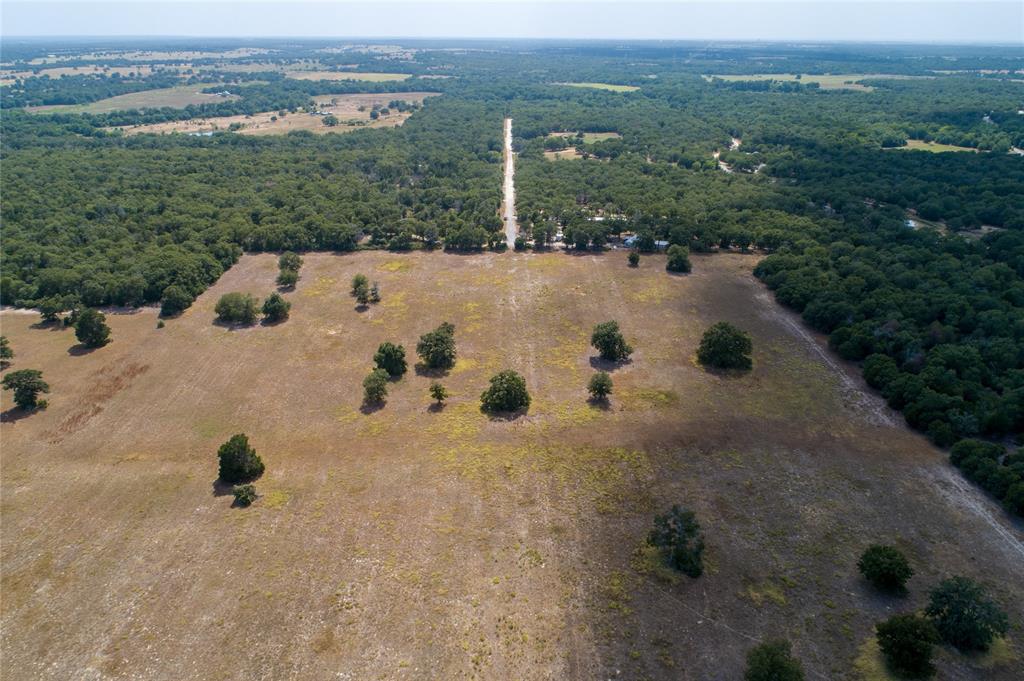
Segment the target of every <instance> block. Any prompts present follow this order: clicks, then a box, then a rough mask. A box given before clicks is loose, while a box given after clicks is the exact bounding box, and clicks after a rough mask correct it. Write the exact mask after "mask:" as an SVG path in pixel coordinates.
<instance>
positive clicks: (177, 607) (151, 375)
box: [0, 252, 1024, 681]
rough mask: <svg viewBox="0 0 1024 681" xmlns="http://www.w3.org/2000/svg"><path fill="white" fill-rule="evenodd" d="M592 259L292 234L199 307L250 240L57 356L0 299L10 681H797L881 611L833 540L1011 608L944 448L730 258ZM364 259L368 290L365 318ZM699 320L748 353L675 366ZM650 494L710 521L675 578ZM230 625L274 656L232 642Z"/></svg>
mask: <svg viewBox="0 0 1024 681" xmlns="http://www.w3.org/2000/svg"><path fill="white" fill-rule="evenodd" d="M612 256H614V254H608V255H604V256H602V255H588V256H570V255H566V254H561V253H547V254H515V253H506V254H500V255H499V254H481V255H448V254H443V253H423V252H415V253H410V254H407V255H396V254H393V253H385V252H360V253H356V254H351V255H345V256H335V255H330V254H315V253H309V254H304V258H305V265H304V266H303V269H302V276H301V279H300V281H299V283H298V285H297V286H296V289H295V291H294V292H290V293H287V294H285V295H286V297H287V298H289V299H290V300H291V301H292V302H293V307H292V311H291V317H290V318H289V320H288V321H287V322H285V323H283V324H280V325H277V326H270V327H262V326H255V327H252V328H248V329H234V330H232V329H226V328H223V327H219V326H215V325H214V324H213V317H214V313H213V305H214V303H215V301H216V300H217V298H218V297H219V296H220V295H222V294H223V293H226V292H229V291H241V292H247V293H252V294H254V295H257V296H260V297H263V296H266V295H268V294H269V293H270V292H271V291H273V290H274V289H275V286H274V277H275V275H276V271H277V268H276V257H275V256H274V255H273V254H264V255H258V256H252V255H247V256H244V257H243V258H242V259H241V261H240V262H239V263H238V264H237V265H236V266H235V267H233V268H232V269H231V270H229V271H228V272H227V273H225V275H224V276H223V277H222V278H221V280H220V281H219V282H218V283H217V284H216V285H215V286H214V287H212V288H211V289H210V290H209V291H207V292H206V293H204V294H203V295H202V296H200V298H199V299H198V300H197V301H196V303H195V304H194V305H193V306H192V307H191V308H190V309H189V310H188V311H186V312H185V313H184V314H183V315H182V316H181V317H179V318H176V319H171V320H168V321H167V323H166V327H165V328H164V329H161V330H157V329H155V319H156V318H155V314H154V311H152V310H146V311H142V312H139V313H137V314H132V315H124V314H111V315H109V316H108V322H109V323H110V325H111V326H112V329H113V342H112V343H111V344H110V345H108V346H106V347H104V348H102V349H99V350H96V351H95V352H92V353H89V354H86V355H80V356H76V355H72V354H69V353H68V349H69V348H70V347H72V346H74V345H76V343H77V341H76V340H75V339H74V335H73V331H70V330H67V329H58V330H51V329H40V328H33V325H34V324H35V321H36V318H35V317H34V316H30V315H22V314H13V313H11V312H2V313H0V314H2V322H3V328H4V335H6V336H7V337H8V338H9V339H10V342H11V344H12V346H13V348H14V350H15V353H16V357H15V362H14V365H13V366H14V368H23V367H31V368H39V369H41V370H42V371H43V372H44V376H45V378H46V379H47V380H48V381H49V382H50V384H51V387H52V393H51V394H50V395H49V396H48V397H49V399H50V407H49V408H48V409H47V410H46V411H43V412H40V413H37V414H32V415H31V416H28V417H27V418H23V419H20V420H17V421H5V422H4V423H3V424H2V426H0V428H2V437H3V447H2V448H0V464H2V467H3V476H2V477H0V499H2V500H3V501H2V507H0V508H2V511H3V519H4V541H3V543H2V544H0V557H2V559H3V568H4V569H3V583H2V588H3V594H4V599H3V608H2V609H0V619H2V621H0V625H2V627H0V629H2V630H3V631H4V653H5V654H4V665H5V670H4V671H5V672H6V674H5V678H6V677H7V676H10V677H11V678H13V679H21V678H25V679H28V678H32V679H37V678H39V679H64V678H70V677H74V676H75V675H76V674H78V673H79V670H81V669H84V668H86V667H89V666H93V667H95V668H96V669H102V670H107V671H106V672H104V673H107V674H108V675H110V676H117V675H120V676H133V677H138V678H146V679H158V680H161V681H162V680H164V679H167V680H171V679H181V678H189V677H191V676H194V675H195V673H194V670H195V669H202V670H203V676H204V677H209V678H252V677H255V676H260V675H264V676H268V677H273V678H328V677H335V676H338V675H339V674H341V675H344V676H347V677H350V678H393V677H396V676H398V677H402V676H409V677H410V678H412V677H415V676H417V673H416V670H424V669H429V670H430V672H429V675H430V676H431V677H438V678H469V677H473V676H476V677H477V678H531V679H532V678H537V679H561V678H568V677H572V676H574V675H575V676H578V677H580V678H608V677H610V676H612V675H614V670H616V669H618V670H622V678H652V679H665V680H666V681H667V680H668V679H678V678H693V679H704V678H712V677H721V678H730V679H731V678H740V677H741V676H742V668H743V653H744V651H745V650H746V649H747V648H748V647H749V645H750V641H751V638H762V637H765V636H766V635H767V634H772V635H775V634H776V633H778V634H782V633H784V634H785V635H786V636H788V637H789V638H791V639H792V640H793V642H794V647H795V649H796V650H798V651H799V653H800V655H801V657H802V659H803V660H804V664H805V666H806V667H807V668H808V669H809V670H810V671H813V672H815V674H813V676H814V677H815V678H822V677H825V678H848V677H849V678H856V677H855V676H853V675H854V674H855V661H856V660H857V658H858V655H859V654H860V642H862V641H864V640H866V639H867V638H868V637H870V636H871V631H872V627H873V626H874V623H875V622H876V621H878V620H880V619H882V618H884V617H885V616H887V615H888V614H891V613H889V612H888V608H890V607H891V603H889V602H888V601H880V600H879V599H878V598H877V597H876V596H875V595H874V594H872V593H869V592H868V591H867V590H865V588H864V586H863V583H862V580H860V578H859V576H858V575H857V573H856V567H855V566H856V560H857V557H858V555H859V553H860V551H862V550H863V544H865V543H867V542H870V541H877V540H883V539H884V540H889V539H891V538H896V537H898V538H899V540H900V545H901V546H906V547H907V551H908V554H910V555H912V556H914V557H915V566H914V567H915V569H916V570H917V571H918V572H917V574H916V575H915V577H914V582H913V584H917V585H918V586H912V596H911V598H912V599H913V598H923V594H924V593H925V589H926V588H927V587H928V586H930V585H931V584H933V583H935V582H937V581H938V580H939V579H941V578H942V577H943V576H946V575H948V574H967V575H970V576H974V577H982V576H983V577H984V579H985V580H986V581H987V582H989V583H991V584H994V585H997V592H996V595H997V597H998V599H999V600H1000V601H1001V602H1003V603H1005V604H1006V605H1007V607H1008V608H1010V607H1011V606H1012V604H1014V603H1017V602H1020V601H1019V600H1018V599H1019V598H1021V596H1022V595H1024V582H1022V577H1021V575H1020V573H1019V570H1018V568H1017V566H1016V564H1015V563H1013V560H1012V558H1011V557H1009V556H1008V555H1007V553H1006V552H1005V551H1004V550H1003V548H1004V547H1003V546H1002V544H1001V542H1003V541H1004V539H1002V538H1001V537H1000V536H999V535H998V534H997V533H996V532H995V531H993V529H992V528H991V527H990V526H989V525H988V524H986V522H985V521H984V520H982V519H980V518H979V517H978V516H976V515H974V514H973V513H972V512H970V511H969V509H967V507H963V508H961V507H959V506H954V505H951V502H950V501H949V500H948V499H947V498H946V497H944V496H942V493H940V491H938V490H936V488H935V485H934V482H933V480H932V478H931V477H930V476H931V475H932V473H933V472H934V471H935V470H936V469H937V467H939V466H946V465H947V464H946V463H945V462H944V457H943V456H942V454H941V453H939V452H937V451H935V450H934V449H932V448H931V447H930V446H929V445H928V444H927V443H926V442H925V441H924V440H923V439H922V438H920V437H919V436H917V435H915V434H912V433H910V432H908V431H907V430H906V429H905V428H903V427H902V426H899V425H893V426H888V425H879V424H878V423H877V422H876V421H873V420H872V419H871V418H869V417H870V413H869V412H868V411H862V410H861V409H862V408H861V407H860V406H858V405H859V404H860V403H859V402H858V401H857V400H854V399H851V397H850V395H849V394H848V393H847V392H846V388H845V387H844V384H843V383H842V382H841V381H838V380H837V378H836V375H835V373H834V372H833V371H832V370H831V369H830V368H828V367H827V365H826V364H825V363H824V362H823V361H822V360H821V358H820V357H819V356H818V355H817V353H816V351H815V350H814V349H813V348H810V347H808V346H807V345H806V341H805V340H802V339H801V338H800V337H798V336H797V335H795V334H794V331H793V329H792V327H791V326H790V325H789V324H788V321H787V320H788V319H789V318H788V317H786V316H785V315H786V313H783V312H781V311H780V310H779V309H778V308H777V307H775V306H774V305H773V304H772V303H770V302H769V301H767V300H766V299H764V298H763V297H759V296H758V294H759V293H761V291H762V289H761V287H760V285H759V284H758V283H756V282H755V281H754V280H753V279H752V277H751V275H750V270H751V268H752V267H753V265H754V262H755V261H756V257H755V256H743V255H739V254H720V255H716V256H710V257H705V256H694V259H693V260H694V272H693V273H692V274H690V275H688V276H686V277H670V276H668V275H667V274H666V273H665V271H664V257H663V256H657V255H651V256H646V257H644V258H643V259H642V260H641V264H640V267H638V268H635V269H633V268H629V267H628V266H627V263H626V262H625V258H621V257H617V256H615V257H612ZM357 272H363V273H366V274H367V275H369V276H370V277H371V279H375V280H378V281H379V282H380V285H381V290H382V293H383V300H382V302H381V303H380V304H378V305H373V306H370V309H368V310H365V311H358V310H356V309H355V304H354V301H353V300H352V298H351V297H350V296H349V295H348V285H349V282H350V281H351V279H352V276H353V275H354V274H356V273H357ZM607 319H616V320H618V321H619V322H620V324H621V325H622V328H623V330H624V332H625V334H626V336H627V338H628V339H629V341H630V343H631V344H632V345H633V346H634V347H635V348H636V352H635V353H634V356H633V361H632V362H631V363H627V364H624V365H621V366H617V367H614V368H611V374H612V377H613V380H614V382H615V389H614V392H613V393H612V395H611V397H610V400H609V402H608V404H607V405H591V404H589V403H588V402H587V395H586V382H587V379H588V378H589V377H590V376H591V375H592V373H593V372H594V371H595V364H593V363H592V358H593V357H592V356H593V350H592V349H591V348H590V347H589V331H590V329H591V328H592V327H593V325H594V324H595V323H597V322H599V321H604V320H607ZM445 320H448V321H451V322H452V323H453V324H454V325H455V327H456V332H455V333H456V340H457V344H458V361H457V363H456V365H455V367H454V368H453V370H451V371H450V372H447V373H445V374H443V375H434V374H432V373H429V372H421V371H417V370H416V369H414V368H412V367H410V372H409V373H408V374H407V375H406V376H404V377H403V378H402V379H401V380H399V381H395V382H392V383H390V384H389V386H388V398H387V404H386V405H385V406H384V407H383V408H382V409H379V410H376V411H372V410H364V409H362V404H361V401H362V390H361V386H360V382H361V380H362V378H363V377H364V376H365V375H366V373H367V372H368V370H369V368H370V366H371V363H372V356H373V352H374V350H375V349H376V347H377V346H378V344H379V343H380V342H381V341H383V340H390V341H393V342H396V343H401V344H403V345H404V346H405V348H406V351H407V356H408V358H409V359H410V360H413V361H411V362H410V364H413V363H414V361H415V360H414V355H413V348H414V347H415V343H416V340H417V338H418V337H419V335H420V334H422V333H423V332H425V331H427V330H429V329H431V328H434V327H435V326H436V325H437V324H438V323H440V322H441V321H445ZM719 320H725V321H729V322H731V323H734V324H736V325H738V326H740V327H741V328H743V329H745V330H747V331H748V332H749V333H751V334H752V336H753V338H754V348H755V352H754V368H753V370H752V371H750V372H748V373H746V374H739V375H719V374H712V373H709V372H706V371H704V370H703V369H702V368H701V367H699V366H697V365H696V364H695V363H693V362H692V361H691V358H692V356H693V355H694V353H695V352H696V348H697V344H698V343H699V340H700V335H701V333H702V331H703V329H704V328H706V327H707V326H708V325H710V324H711V323H713V322H715V321H719ZM596 366H600V365H599V364H598V365H596ZM126 367H134V369H133V370H132V371H131V372H129V373H130V374H131V375H130V376H129V375H128V374H126V373H125V370H126ZM143 367H145V368H144V369H143ZM505 368H512V369H515V370H517V371H519V372H520V373H522V374H523V376H524V377H525V378H526V380H527V384H528V386H529V389H530V391H531V394H532V395H533V398H534V402H533V404H532V405H531V407H530V409H529V410H528V412H527V413H525V414H522V415H519V416H517V417H515V418H503V417H491V416H489V415H487V414H484V413H482V412H481V411H480V409H479V397H480V393H481V391H482V390H483V389H484V388H485V387H486V385H487V379H488V378H489V377H490V376H491V375H493V374H494V373H495V372H497V371H499V370H501V369H505ZM434 380H439V381H441V382H442V383H443V384H444V385H445V386H446V388H447V389H448V390H449V392H450V393H451V397H450V399H449V400H448V403H447V404H446V405H444V406H443V407H437V406H434V405H433V401H432V400H431V399H430V397H429V394H428V388H429V386H430V383H431V382H432V381H434ZM97 385H99V386H105V388H104V389H103V390H102V391H97V390H96V389H95V386H97ZM0 400H2V403H0V410H6V409H8V408H9V407H10V395H9V393H4V394H3V395H2V397H0ZM237 432H244V433H247V434H248V435H249V437H250V441H251V442H252V444H253V446H254V447H255V448H256V449H257V451H258V452H259V454H260V455H261V457H263V459H264V461H265V462H266V465H267V473H266V474H265V475H264V477H263V478H261V479H260V480H257V481H256V488H257V491H258V493H259V494H260V495H261V496H260V498H259V499H258V500H257V502H256V503H255V504H254V505H253V507H252V508H250V509H233V508H230V504H231V497H230V495H223V494H221V493H220V492H219V490H218V489H217V488H215V487H214V485H213V478H214V476H215V475H216V449H217V446H218V445H219V444H220V443H221V442H223V441H224V440H225V439H226V438H227V437H228V436H230V435H231V434H233V433H237ZM58 440H59V442H58ZM54 490H59V494H55V492H54ZM865 499H870V500H871V503H865V502H864V500H865ZM673 503H680V504H683V505H685V506H687V507H689V508H692V509H694V510H695V511H696V513H697V515H698V517H699V519H700V521H701V523H702V526H703V528H704V531H705V534H706V538H707V552H706V571H705V575H704V576H703V577H701V578H700V580H699V581H696V582H695V581H693V580H690V579H689V578H685V577H680V576H679V575H677V574H675V573H673V572H671V571H670V570H668V569H667V568H666V567H665V566H664V564H663V562H662V561H661V559H660V556H659V555H658V554H657V552H656V551H653V550H652V549H651V548H650V547H647V546H646V544H645V538H646V536H647V533H648V532H649V530H650V527H651V520H652V517H653V516H654V514H656V513H658V512H662V511H663V510H664V509H666V508H667V507H669V506H670V505H671V504H673ZM979 503H983V502H979ZM965 536H968V537H970V538H971V543H972V546H971V549H970V550H966V549H964V548H963V545H962V541H963V540H962V538H963V537H965ZM978 555H984V556H986V560H985V561H984V563H983V565H979V564H977V563H976V562H975V561H974V560H972V558H974V557H976V556H978ZM139 565H145V566H146V569H145V570H140V569H139V567H138V566H139ZM917 604H918V601H912V603H911V605H914V606H916V605H917ZM197 612H201V613H208V617H207V616H204V617H199V618H197V617H196V615H195V613H197ZM55 626H56V627H59V631H60V632H61V636H60V637H59V638H55V637H54V636H53V632H54V627H55ZM748 637H749V638H748ZM152 640H156V641H160V642H161V645H162V646H163V647H162V650H163V651H164V652H163V653H162V654H161V655H160V656H159V657H155V656H153V655H152V654H151V648H149V647H147V642H148V641H152ZM254 640H259V641H262V642H264V645H265V646H268V647H269V649H272V650H285V649H286V650H288V651H289V652H288V655H270V656H261V657H259V659H258V660H252V659H251V657H249V656H248V655H247V652H249V651H251V646H252V641H254ZM1021 645H1022V641H1021V630H1020V629H1019V628H1014V629H1012V630H1011V634H1010V641H1009V649H1010V650H1020V649H1021ZM1006 659H1007V656H1006V655H1005V654H1001V655H1000V656H999V658H998V661H997V663H994V666H992V667H991V668H990V669H982V668H981V667H980V666H979V665H980V664H981V663H980V662H978V663H977V664H975V663H974V662H973V661H972V662H971V663H970V664H971V665H973V666H970V668H966V667H964V666H963V665H964V664H967V663H958V664H960V665H961V666H959V667H953V666H951V665H952V664H953V661H951V660H950V659H946V658H943V659H941V660H940V661H939V665H940V675H941V674H942V673H946V672H950V673H949V674H947V676H952V672H954V671H955V672H956V674H957V678H965V679H970V680H971V681H974V680H975V679H979V680H980V679H982V678H985V679H997V681H1009V679H1012V678H1014V674H1013V673H1014V671H1015V669H1014V665H1017V662H1015V661H1010V662H1006V661H1005V660H1006ZM1018 666H1019V665H1018ZM403 670H404V671H403ZM809 676H810V675H809Z"/></svg>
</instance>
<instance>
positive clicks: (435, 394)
mask: <svg viewBox="0 0 1024 681" xmlns="http://www.w3.org/2000/svg"><path fill="white" fill-rule="evenodd" d="M430 397H432V398H433V399H434V401H436V402H437V403H438V404H444V401H445V400H446V399H448V390H447V389H446V388H445V387H444V386H443V385H441V384H440V383H438V382H437V381H434V382H433V383H431V384H430Z"/></svg>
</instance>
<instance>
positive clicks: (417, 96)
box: [110, 92, 436, 135]
mask: <svg viewBox="0 0 1024 681" xmlns="http://www.w3.org/2000/svg"><path fill="white" fill-rule="evenodd" d="M435 95H436V93H433V92H385V93H380V94H337V95H317V96H316V97H313V99H314V100H315V101H316V102H317V104H318V105H319V106H320V110H321V111H322V112H324V113H325V114H331V115H333V116H335V117H336V118H338V120H339V123H338V125H335V126H327V125H324V116H321V115H313V114H308V113H290V114H287V115H285V116H282V115H281V114H280V112H278V111H264V112H261V113H257V114H253V115H252V116H247V115H244V114H239V115H237V116H218V117H211V118H193V119H191V120H187V121H167V122H165V123H149V124H146V125H132V126H121V127H117V128H110V129H111V130H121V131H123V132H124V133H125V134H126V135H140V134H143V133H157V134H162V133H171V132H183V133H193V134H195V133H206V132H218V131H221V132H223V131H227V130H230V129H231V126H232V125H238V126H241V127H239V128H237V129H236V132H238V133H239V134H242V135H284V134H287V133H289V132H292V131H293V130H308V131H309V132H313V133H319V134H325V133H328V132H352V131H353V130H360V129H362V128H393V127H396V126H399V125H401V124H402V123H404V122H405V121H406V119H408V118H409V116H411V115H412V113H411V112H408V111H406V112H401V111H392V112H391V113H389V114H387V115H386V116H383V115H382V116H381V117H380V118H378V119H377V120H373V119H371V118H370V109H371V108H372V107H373V106H375V105H380V106H387V104H388V102H391V101H394V100H396V99H398V100H402V101H406V102H422V101H423V100H424V99H426V98H427V97H431V96H435ZM360 109H362V110H360Z"/></svg>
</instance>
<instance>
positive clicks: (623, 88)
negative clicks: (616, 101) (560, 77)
mask: <svg viewBox="0 0 1024 681" xmlns="http://www.w3.org/2000/svg"><path fill="white" fill-rule="evenodd" d="M555 85H568V86H569V87H582V88H590V89H592V90H608V91H610V92H636V91H637V90H639V89H640V88H639V87H637V86H636V85H616V84H614V83H555Z"/></svg>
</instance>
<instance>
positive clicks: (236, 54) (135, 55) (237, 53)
mask: <svg viewBox="0 0 1024 681" xmlns="http://www.w3.org/2000/svg"><path fill="white" fill-rule="evenodd" d="M270 52H271V50H268V49H265V48H262V47H240V48H237V49H234V50H224V51H222V52H209V51H201V50H178V51H171V52H163V51H159V50H117V51H112V52H92V53H89V54H73V55H66V56H64V55H53V54H51V55H48V56H46V57H36V58H35V59H32V60H30V61H29V62H28V63H29V64H55V63H59V62H62V61H70V60H78V61H104V60H108V59H128V60H131V61H148V60H154V61H170V60H173V59H181V60H188V59H213V58H216V57H221V58H223V59H236V58H244V57H254V56H256V55H259V54H269V53H270Z"/></svg>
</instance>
